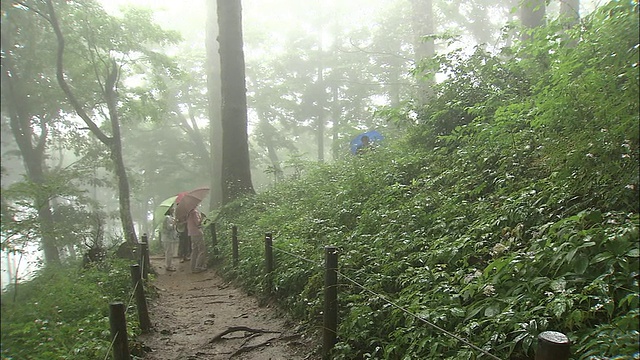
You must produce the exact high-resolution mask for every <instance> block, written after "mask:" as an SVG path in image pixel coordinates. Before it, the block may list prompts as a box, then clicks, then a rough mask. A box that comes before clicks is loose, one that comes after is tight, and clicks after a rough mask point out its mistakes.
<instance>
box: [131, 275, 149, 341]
mask: <svg viewBox="0 0 640 360" xmlns="http://www.w3.org/2000/svg"><path fill="white" fill-rule="evenodd" d="M131 280H132V282H133V291H134V293H135V296H136V306H137V309H138V320H139V321H140V330H142V332H143V333H148V332H149V331H151V320H149V311H148V309H147V298H146V297H145V295H144V286H143V285H142V275H141V273H140V265H138V264H134V265H131Z"/></svg>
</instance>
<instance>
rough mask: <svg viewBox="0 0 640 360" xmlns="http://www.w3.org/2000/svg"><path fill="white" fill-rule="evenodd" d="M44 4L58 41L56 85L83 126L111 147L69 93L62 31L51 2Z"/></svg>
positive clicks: (103, 134) (110, 142) (71, 93)
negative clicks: (47, 9)
mask: <svg viewBox="0 0 640 360" xmlns="http://www.w3.org/2000/svg"><path fill="white" fill-rule="evenodd" d="M46 2H47V6H48V8H49V16H50V19H48V20H49V23H50V24H51V26H52V27H53V31H54V32H55V34H56V38H57V39H58V52H57V55H56V77H57V79H58V84H59V85H60V87H61V88H62V91H64V93H65V95H67V98H68V100H69V102H70V103H71V105H72V106H73V108H74V109H75V110H76V113H77V114H78V116H80V118H81V119H82V120H83V121H84V122H85V124H87V126H88V127H89V129H90V130H91V132H92V133H93V134H94V135H95V136H96V137H97V138H98V139H99V140H100V141H101V142H102V143H103V144H105V145H107V146H108V147H111V144H112V142H113V139H112V138H111V137H109V136H107V135H106V134H105V133H104V132H102V130H100V128H99V127H98V125H97V124H96V123H95V122H93V120H91V118H90V117H89V115H88V114H87V113H86V112H85V111H84V109H83V108H82V105H81V104H80V102H79V101H78V99H77V98H76V97H75V95H74V94H73V92H72V91H71V88H70V87H69V84H67V81H66V80H65V78H64V68H63V66H64V59H63V56H64V46H65V43H64V36H63V35H62V30H60V24H59V23H58V18H57V16H56V13H55V9H54V8H53V3H52V2H51V0H46Z"/></svg>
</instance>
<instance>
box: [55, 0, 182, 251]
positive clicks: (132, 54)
mask: <svg viewBox="0 0 640 360" xmlns="http://www.w3.org/2000/svg"><path fill="white" fill-rule="evenodd" d="M46 5H47V10H46V13H47V14H48V20H49V21H50V23H51V26H52V27H53V30H54V32H55V34H56V38H57V40H58V49H57V59H56V64H57V79H58V84H59V85H60V87H61V88H62V90H63V92H64V93H65V95H66V96H67V99H68V101H69V102H70V103H71V105H72V106H73V108H74V110H75V112H76V113H77V115H78V116H79V117H80V118H81V119H82V120H83V121H84V122H85V124H86V125H87V127H88V128H89V130H90V131H91V132H92V133H93V134H94V135H95V136H96V137H97V138H98V139H99V140H100V142H101V143H102V144H104V145H105V146H106V147H107V148H108V149H109V154H110V157H111V160H112V163H113V165H114V171H115V174H116V178H117V181H118V200H119V205H120V207H119V211H120V220H121V222H122V229H123V233H124V237H125V239H126V241H127V242H128V243H132V244H134V243H137V242H138V240H137V236H136V231H135V227H134V223H133V218H132V216H131V202H130V188H129V180H128V177H127V171H126V167H125V163H124V158H123V155H122V140H121V120H120V116H121V114H120V107H121V106H122V105H121V104H122V102H123V100H124V99H122V98H121V97H120V91H121V89H120V85H121V79H122V77H123V67H124V66H125V64H126V63H127V61H130V62H131V64H133V63H136V65H140V64H141V63H142V62H144V61H147V62H151V63H152V64H151V65H155V66H157V67H164V66H163V64H160V63H153V62H154V61H157V62H163V61H164V60H166V59H165V58H164V57H163V56H161V55H159V54H157V53H154V52H153V51H150V50H149V49H147V48H146V46H147V45H149V44H157V43H160V44H164V43H166V42H168V41H171V40H170V39H172V38H171V37H170V36H169V34H168V33H165V32H163V31H162V30H161V29H160V28H159V27H158V26H156V25H154V24H153V23H152V21H151V16H150V13H149V12H144V11H141V10H137V11H134V10H131V13H129V14H128V17H125V18H124V19H122V20H121V21H120V20H117V19H113V18H112V17H110V16H109V15H107V14H106V13H105V12H104V11H103V10H102V8H101V7H100V6H99V5H98V4H97V3H95V2H94V1H91V0H85V1H84V2H79V3H77V4H74V5H73V6H72V5H71V4H65V3H58V4H56V6H54V5H53V1H52V0H46ZM78 5H80V6H78ZM56 8H61V9H63V10H66V11H73V10H76V9H78V10H79V11H82V12H83V14H82V16H78V17H74V16H69V17H65V20H66V19H70V20H69V21H73V20H77V21H78V23H75V24H63V25H67V26H70V25H74V26H76V27H78V28H79V29H80V30H79V31H78V29H76V31H78V32H79V34H80V36H81V37H82V38H81V40H80V41H78V42H76V43H75V45H76V46H80V49H76V50H79V51H80V52H81V53H82V54H86V55H87V58H81V61H85V62H86V63H85V65H84V66H86V67H87V70H89V71H91V72H92V73H93V74H95V78H93V79H91V80H89V81H90V84H89V85H85V86H88V87H89V88H91V89H92V91H94V92H95V99H92V102H89V101H88V99H86V98H81V97H80V96H81V94H79V92H78V91H74V86H72V85H70V84H69V82H68V81H67V78H68V76H67V75H65V62H64V54H65V36H66V35H65V34H64V33H63V28H62V26H61V23H60V22H59V20H58V16H57V11H56ZM99 24H102V25H103V26H99ZM69 33H71V32H69ZM71 34H73V33H71ZM172 40H173V39H172ZM139 54H144V55H146V56H145V57H140V56H139ZM78 60H79V59H74V61H78ZM152 67H153V66H152ZM71 80H73V81H74V82H73V84H79V83H81V81H82V80H80V79H77V78H75V79H71ZM83 99H84V101H83ZM105 107H106V112H105V109H104V108H105ZM87 109H88V110H87ZM91 111H93V112H94V113H96V114H102V113H104V117H103V120H104V121H105V122H106V124H107V126H109V132H110V134H109V132H107V131H105V130H104V129H103V128H101V126H99V125H98V122H97V121H96V120H95V118H94V117H93V116H92V115H91V114H90V112H91Z"/></svg>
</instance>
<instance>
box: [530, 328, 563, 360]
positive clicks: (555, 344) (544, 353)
mask: <svg viewBox="0 0 640 360" xmlns="http://www.w3.org/2000/svg"><path fill="white" fill-rule="evenodd" d="M570 345H571V342H570V341H569V338H568V337H567V336H566V335H565V334H563V333H561V332H557V331H543V332H541V333H540V334H539V335H538V349H537V351H536V360H568V359H569V355H570V351H569V347H570Z"/></svg>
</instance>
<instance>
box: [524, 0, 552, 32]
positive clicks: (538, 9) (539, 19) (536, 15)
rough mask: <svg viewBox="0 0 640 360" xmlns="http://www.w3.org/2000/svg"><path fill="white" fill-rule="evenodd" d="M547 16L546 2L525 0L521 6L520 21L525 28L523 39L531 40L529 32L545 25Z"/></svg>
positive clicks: (542, 0)
mask: <svg viewBox="0 0 640 360" xmlns="http://www.w3.org/2000/svg"><path fill="white" fill-rule="evenodd" d="M545 14H546V1H545V0H525V1H524V2H522V5H521V6H520V21H521V22H522V26H523V27H524V29H523V30H524V31H523V32H522V35H521V39H522V41H526V40H529V39H530V38H531V35H530V33H529V30H531V29H534V28H537V27H539V26H541V25H542V24H543V21H544V17H545Z"/></svg>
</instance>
